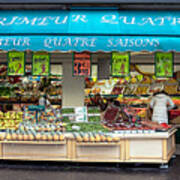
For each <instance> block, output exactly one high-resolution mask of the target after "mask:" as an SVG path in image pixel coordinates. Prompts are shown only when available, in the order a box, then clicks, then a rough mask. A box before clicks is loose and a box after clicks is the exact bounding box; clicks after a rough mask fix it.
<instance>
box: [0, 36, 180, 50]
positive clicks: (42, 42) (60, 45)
mask: <svg viewBox="0 0 180 180" xmlns="http://www.w3.org/2000/svg"><path fill="white" fill-rule="evenodd" d="M0 49H3V50H7V51H8V50H19V51H24V50H32V51H39V50H45V51H56V50H58V51H63V52H65V51H78V52H79V51H86V50H87V51H91V52H96V51H105V52H110V51H142V50H146V51H158V50H160V51H180V37H149V36H133V37H132V36H123V37H117V36H35V35H33V36H1V37H0Z"/></svg>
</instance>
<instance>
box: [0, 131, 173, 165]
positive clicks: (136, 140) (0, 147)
mask: <svg viewBox="0 0 180 180" xmlns="http://www.w3.org/2000/svg"><path fill="white" fill-rule="evenodd" d="M175 132H176V129H171V130H169V131H168V132H156V133H139V134H131V133H127V134H126V133H125V134H115V136H119V137H120V141H118V142H77V141H76V140H75V139H74V138H72V136H69V134H68V136H67V137H66V140H65V141H62V142H61V141H57V142H54V141H1V142H0V159H15V160H37V161H39V160H44V161H73V162H142V163H160V164H162V163H168V161H169V160H170V159H171V157H172V155H173V154H174V153H175Z"/></svg>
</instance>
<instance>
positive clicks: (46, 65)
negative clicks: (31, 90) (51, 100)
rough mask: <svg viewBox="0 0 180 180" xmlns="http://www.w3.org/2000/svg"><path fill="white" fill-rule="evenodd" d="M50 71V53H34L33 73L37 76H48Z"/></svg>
mask: <svg viewBox="0 0 180 180" xmlns="http://www.w3.org/2000/svg"><path fill="white" fill-rule="evenodd" d="M49 73H50V55H49V54H48V53H46V52H36V53H34V54H33V68H32V74H33V75H35V76H48V75H49Z"/></svg>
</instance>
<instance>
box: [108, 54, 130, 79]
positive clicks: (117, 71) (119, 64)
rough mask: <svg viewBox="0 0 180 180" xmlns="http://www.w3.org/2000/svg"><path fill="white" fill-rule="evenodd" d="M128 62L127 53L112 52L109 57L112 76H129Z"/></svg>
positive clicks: (128, 56)
mask: <svg viewBox="0 0 180 180" xmlns="http://www.w3.org/2000/svg"><path fill="white" fill-rule="evenodd" d="M129 63H130V55H129V53H118V52H113V53H112V59H111V70H112V76H117V77H118V76H119V77H125V76H129Z"/></svg>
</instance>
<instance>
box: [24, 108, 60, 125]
mask: <svg viewBox="0 0 180 180" xmlns="http://www.w3.org/2000/svg"><path fill="white" fill-rule="evenodd" d="M23 119H24V121H31V122H35V121H36V112H35V111H30V110H29V109H28V106H26V107H24V116H23ZM60 119H61V112H60V110H59V109H56V108H51V107H50V108H46V109H45V110H44V111H40V112H39V113H38V121H39V122H41V121H46V122H55V121H59V120H60Z"/></svg>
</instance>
